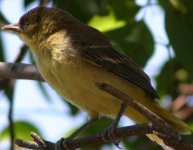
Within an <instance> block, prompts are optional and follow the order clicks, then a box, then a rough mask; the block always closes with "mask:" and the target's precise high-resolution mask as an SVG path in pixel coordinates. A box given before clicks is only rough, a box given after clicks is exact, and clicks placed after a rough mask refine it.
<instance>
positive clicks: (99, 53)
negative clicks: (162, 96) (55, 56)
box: [81, 46, 158, 99]
mask: <svg viewBox="0 0 193 150" xmlns="http://www.w3.org/2000/svg"><path fill="white" fill-rule="evenodd" d="M81 55H82V56H83V58H85V59H86V61H89V62H90V63H92V64H95V65H97V66H100V67H102V68H104V69H106V70H108V71H110V72H113V73H115V74H116V75H118V76H120V77H122V78H124V79H126V80H128V81H130V82H132V83H133V84H135V85H138V86H139V87H141V88H143V89H144V90H145V91H146V92H147V93H149V95H150V96H151V97H152V98H153V99H155V98H158V95H157V93H156V91H155V90H154V88H153V87H152V85H151V83H150V79H149V77H148V75H147V74H145V72H144V71H143V70H142V69H141V68H140V67H139V66H138V65H137V64H136V63H134V62H133V61H132V60H131V59H129V58H128V57H126V56H124V55H122V54H120V53H119V52H117V51H115V50H114V49H113V48H111V47H95V46H93V47H91V46H90V47H87V48H84V49H81Z"/></svg>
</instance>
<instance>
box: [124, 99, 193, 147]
mask: <svg viewBox="0 0 193 150" xmlns="http://www.w3.org/2000/svg"><path fill="white" fill-rule="evenodd" d="M143 105H144V106H145V107H146V108H148V109H149V110H150V111H152V112H154V113H155V114H156V115H158V116H159V117H161V118H162V119H164V120H165V121H166V122H167V123H168V124H169V125H171V127H173V128H174V130H176V131H177V132H179V133H181V134H190V133H191V132H190V130H189V128H188V125H187V124H186V123H185V122H183V121H182V120H180V119H179V118H178V117H176V116H174V115H173V114H172V113H170V112H169V111H167V110H165V109H163V108H161V107H160V106H158V105H157V104H156V103H155V102H152V101H146V102H144V103H143ZM125 115H126V116H128V117H130V118H131V119H133V120H135V121H136V122H137V123H148V122H149V121H148V120H147V119H146V118H145V117H144V116H143V115H142V114H140V113H139V112H136V110H134V109H133V108H131V107H129V108H127V110H126V113H125ZM147 136H148V137H149V138H150V139H151V140H152V141H155V142H156V143H158V144H159V145H161V146H162V147H163V148H164V149H167V150H171V149H169V148H168V147H167V146H166V145H165V144H164V142H163V140H162V139H160V138H159V137H158V136H156V135H153V134H148V135H147Z"/></svg>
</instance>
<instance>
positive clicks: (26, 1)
mask: <svg viewBox="0 0 193 150" xmlns="http://www.w3.org/2000/svg"><path fill="white" fill-rule="evenodd" d="M34 1H35V0H24V7H25V8H26V7H28V6H29V5H30V4H31V3H33V2H34Z"/></svg>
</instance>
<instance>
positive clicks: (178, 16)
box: [161, 0, 193, 76]
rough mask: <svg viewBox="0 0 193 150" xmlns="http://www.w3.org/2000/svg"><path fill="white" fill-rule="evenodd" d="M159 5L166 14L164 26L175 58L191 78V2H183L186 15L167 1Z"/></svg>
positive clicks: (192, 32) (192, 22)
mask: <svg viewBox="0 0 193 150" xmlns="http://www.w3.org/2000/svg"><path fill="white" fill-rule="evenodd" d="M161 4H162V6H163V8H164V9H165V12H166V13H165V14H166V16H165V26H166V31H167V35H168V37H169V40H170V44H171V45H172V47H173V48H174V51H175V57H176V59H177V60H178V61H179V62H180V63H181V64H182V65H183V67H184V68H186V69H187V70H188V71H189V73H190V74H192V76H193V67H192V65H191V64H193V59H192V58H193V42H192V41H193V19H192V16H193V1H189V0H184V1H183V4H184V7H186V9H187V13H182V12H180V11H177V10H176V9H175V8H174V7H172V5H171V4H170V3H169V2H168V1H164V2H162V3H161Z"/></svg>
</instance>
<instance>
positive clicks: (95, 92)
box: [39, 61, 146, 118]
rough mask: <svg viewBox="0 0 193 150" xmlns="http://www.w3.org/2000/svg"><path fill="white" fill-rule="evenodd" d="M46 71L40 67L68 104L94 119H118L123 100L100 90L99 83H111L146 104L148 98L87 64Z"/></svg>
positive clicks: (52, 67)
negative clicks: (103, 116)
mask: <svg viewBox="0 0 193 150" xmlns="http://www.w3.org/2000/svg"><path fill="white" fill-rule="evenodd" d="M43 68H45V67H43ZM43 68H42V66H41V65H39V69H40V72H41V73H42V75H43V76H44V78H45V80H46V81H47V82H48V83H49V84H50V85H51V86H52V87H53V88H54V89H55V90H56V91H57V92H58V93H59V94H60V95H62V96H63V97H64V98H65V99H66V100H67V101H69V102H70V103H72V104H74V105H75V106H77V107H79V108H80V109H83V110H84V111H86V112H88V113H89V114H90V115H91V117H92V116H93V115H108V116H115V115H116V114H117V113H118V110H119V108H120V105H121V101H120V100H118V99H117V98H115V97H114V96H112V95H110V94H108V93H106V92H104V91H102V90H100V89H98V88H97V87H96V85H95V83H96V82H104V83H107V84H110V85H112V86H113V87H115V88H117V89H119V90H121V91H123V92H126V93H128V94H129V95H130V96H131V97H133V98H134V99H143V101H144V97H145V96H146V94H145V92H144V91H143V90H142V89H141V88H138V87H137V86H135V85H133V84H131V83H130V82H128V81H126V80H124V79H122V78H120V77H118V76H117V75H114V74H112V73H110V72H108V71H106V70H103V69H101V68H99V67H97V66H94V65H92V64H89V63H87V62H83V61H73V63H71V64H70V63H69V64H66V65H63V64H61V63H54V65H53V66H50V69H43ZM136 88H137V90H136ZM131 111H132V110H131ZM131 118H132V116H131Z"/></svg>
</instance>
